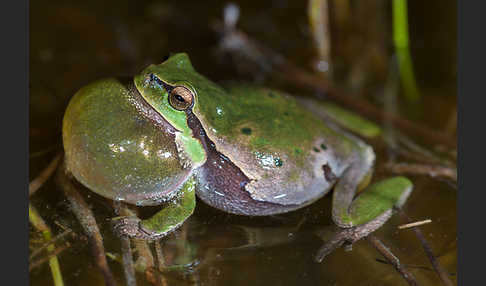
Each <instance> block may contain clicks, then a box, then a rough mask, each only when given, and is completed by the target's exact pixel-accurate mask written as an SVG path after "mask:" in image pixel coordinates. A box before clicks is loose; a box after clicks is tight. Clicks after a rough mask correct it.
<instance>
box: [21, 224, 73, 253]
mask: <svg viewBox="0 0 486 286" xmlns="http://www.w3.org/2000/svg"><path fill="white" fill-rule="evenodd" d="M72 232H73V231H72V230H70V229H67V230H65V231H64V232H63V233H61V234H59V235H56V236H55V237H54V238H53V239H51V240H50V241H47V242H46V243H45V244H44V245H43V246H41V247H39V248H37V249H36V250H34V251H33V252H32V253H31V254H30V256H29V260H31V259H33V258H34V257H35V256H37V255H38V254H39V253H41V252H42V251H43V250H44V249H46V248H48V247H49V245H53V244H55V243H56V242H58V241H59V240H61V238H64V237H65V236H67V235H68V234H71V233H72Z"/></svg>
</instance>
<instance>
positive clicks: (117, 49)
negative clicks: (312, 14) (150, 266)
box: [30, 0, 457, 286]
mask: <svg viewBox="0 0 486 286" xmlns="http://www.w3.org/2000/svg"><path fill="white" fill-rule="evenodd" d="M235 2H236V3H238V5H240V8H241V18H240V22H239V25H238V26H239V28H241V29H242V30H243V31H245V32H246V33H247V34H248V35H250V36H251V37H253V38H255V39H257V40H259V41H261V42H263V43H264V44H265V45H267V46H269V47H270V48H272V49H274V50H276V51H277V52H279V53H281V54H282V55H285V56H286V57H287V58H288V59H289V60H290V61H292V62H294V63H295V64H297V65H299V66H301V67H303V68H305V69H307V70H312V65H313V60H314V58H315V55H316V53H315V52H314V48H313V42H312V39H311V34H310V32H309V28H308V19H307V14H306V13H307V7H306V3H305V2H306V1H277V0H273V1H235ZM240 2H241V3H240ZM351 2H352V3H351V4H352V5H351V6H352V8H353V9H358V11H361V12H360V13H359V14H356V15H353V17H352V19H353V22H352V23H351V24H349V25H350V27H351V28H349V27H348V29H344V30H340V29H339V30H340V32H341V33H340V34H339V35H333V41H335V43H336V46H337V47H336V49H338V48H339V47H343V48H342V50H339V51H335V52H334V57H335V59H334V60H335V62H336V79H337V80H338V81H339V83H340V84H341V85H343V86H347V85H349V84H355V85H354V86H353V88H354V89H356V88H358V89H365V88H367V90H368V91H369V90H371V92H369V93H370V94H371V98H374V99H375V100H376V101H377V102H380V99H379V98H378V100H377V97H378V96H376V94H380V92H379V90H380V86H383V85H384V83H385V80H386V78H387V68H386V67H387V64H386V63H385V64H383V65H382V66H384V67H385V68H380V66H379V65H378V64H376V65H372V66H371V67H367V68H365V70H364V72H361V73H357V74H361V75H362V74H365V75H366V76H364V77H362V78H364V79H362V80H361V81H358V84H356V81H350V80H349V74H351V73H353V67H354V64H356V65H358V62H359V59H360V54H355V53H357V52H358V51H360V50H361V52H362V50H363V49H356V48H349V47H347V46H346V39H347V38H346V36H347V35H346V33H345V32H346V31H347V32H349V33H350V34H351V33H352V32H353V33H356V31H358V32H359V31H362V33H361V34H364V35H368V36H369V37H367V38H366V37H365V39H364V40H367V41H370V39H375V36H373V35H372V34H370V33H369V30H373V31H375V30H376V29H374V28H369V29H367V28H366V25H368V24H369V25H370V26H371V27H373V25H378V24H380V23H381V24H380V25H383V23H384V24H387V23H388V24H390V23H391V22H390V17H391V16H390V12H389V11H388V10H389V9H390V7H389V5H387V4H386V3H387V2H388V1H373V2H376V3H374V4H373V5H372V4H369V5H370V6H369V7H367V6H366V4H357V3H354V1H351ZM424 2H425V3H412V4H413V5H410V7H409V12H410V34H411V51H412V55H413V59H414V65H415V68H416V77H417V82H418V84H419V86H420V87H421V91H422V100H421V102H420V103H419V104H416V105H414V106H409V105H403V106H401V107H400V110H401V111H402V112H403V114H404V116H407V117H410V118H412V119H413V120H416V121H418V122H420V124H424V125H427V126H430V127H432V128H434V129H438V130H443V131H445V132H448V131H447V130H450V129H451V127H450V126H449V125H450V122H454V120H455V119H454V118H453V114H454V111H455V99H456V98H455V94H456V80H455V75H456V38H457V36H456V31H455V29H456V18H455V15H456V11H455V5H456V3H455V1H424ZM226 3H227V2H225V1H211V2H209V1H101V2H100V1H81V2H76V1H31V2H30V154H31V159H30V176H31V179H33V178H34V177H35V176H36V175H37V174H38V173H39V172H40V171H41V170H42V169H43V168H44V167H45V166H46V165H47V164H48V162H49V161H50V160H51V159H52V158H53V156H54V155H55V153H56V152H57V151H59V150H61V134H60V129H61V120H62V115H63V111H64V108H65V106H66V104H67V102H68V100H69V98H70V97H71V96H72V95H73V94H74V92H75V91H76V90H77V89H79V88H80V87H82V86H83V85H85V84H87V83H89V82H90V81H93V80H95V79H98V78H100V77H105V76H112V75H132V74H135V73H137V72H138V71H140V70H141V69H142V68H144V67H145V66H147V65H148V64H151V63H158V62H160V61H161V60H162V59H163V58H164V56H166V55H167V54H169V53H170V52H176V51H185V52H187V53H189V55H190V57H191V60H192V62H193V65H194V66H195V68H196V69H197V70H198V71H199V72H200V73H202V74H204V75H206V76H208V77H209V78H211V79H213V80H215V81H224V80H229V79H240V80H247V81H254V80H255V77H254V75H252V74H248V73H241V72H238V70H237V69H236V68H235V66H234V63H233V62H231V61H228V58H227V57H225V56H224V55H222V54H221V52H218V49H217V45H218V37H217V34H216V33H215V32H214V30H213V29H212V28H211V27H212V25H214V23H215V22H216V21H218V20H221V15H222V9H223V7H224V5H225V4H226ZM360 5H362V6H360ZM439 6H440V9H439V8H438V7H439ZM373 7H382V8H383V10H374V9H375V8H373ZM333 9H335V12H338V11H339V10H338V9H337V8H333ZM387 9H388V10H387ZM437 9H439V10H437ZM363 11H364V12H363ZM387 11H388V12H387ZM432 11H433V12H432ZM438 11H440V12H438ZM333 15H334V14H333ZM336 15H337V14H336ZM334 17H336V18H335V19H333V21H334V22H333V23H335V22H336V21H338V20H339V19H338V17H337V16H334ZM379 17H381V18H380V19H382V21H383V22H378V24H377V22H376V21H375V20H376V18H379ZM334 25H336V26H334V29H336V30H338V28H336V27H339V26H337V24H334ZM390 30H391V28H387V27H385V28H383V27H382V31H383V33H385V34H384V35H381V36H380V37H378V38H380V39H381V41H383V43H385V44H384V45H381V46H379V47H381V49H382V51H384V52H386V53H390V52H391V50H392V45H391V36H390V35H389V33H390ZM358 34H359V33H358ZM361 41H363V39H361ZM333 47H334V46H333ZM346 47H347V48H346ZM345 49H346V50H345ZM344 50H345V51H344ZM387 57H388V56H387ZM387 57H386V58H387ZM375 62H376V61H372V63H375ZM260 79H261V77H260ZM263 83H264V84H268V85H272V86H276V87H281V88H289V89H290V90H292V87H288V86H287V85H284V84H283V83H282V82H278V81H270V80H269V79H268V78H264V79H263ZM293 91H295V87H294V88H293ZM451 118H452V119H451ZM452 129H453V128H452ZM451 132H453V133H454V130H453V131H451ZM426 147H427V148H429V146H426ZM430 148H431V147H430ZM377 150H378V152H377V153H378V162H377V163H378V166H377V172H376V175H377V177H384V176H387V175H388V176H389V175H390V174H389V173H387V170H386V168H385V167H383V165H384V163H385V160H384V158H387V154H386V152H385V151H384V148H380V147H379V146H378V148H377ZM408 177H409V178H411V179H412V181H413V182H414V185H415V189H414V192H413V193H412V195H411V197H410V199H409V200H408V202H407V204H406V205H405V206H404V210H405V211H406V213H407V214H408V215H409V216H410V217H411V219H412V220H422V219H427V218H430V219H432V221H433V222H432V223H431V224H428V225H425V226H423V227H421V230H422V232H423V233H424V235H425V237H426V238H427V240H428V242H429V243H430V246H431V248H432V249H433V251H434V253H435V254H436V256H437V257H438V260H439V261H440V262H441V263H442V264H443V266H444V267H445V268H446V270H447V271H448V272H451V273H453V275H452V276H451V279H452V280H453V281H455V280H456V278H455V272H456V266H457V247H456V226H457V221H456V220H457V215H456V189H455V187H454V186H453V185H452V184H450V183H447V182H446V181H444V180H439V179H432V178H429V177H426V176H419V175H416V176H408ZM89 196H90V204H91V205H92V206H93V208H94V209H95V212H96V215H97V219H98V221H99V223H100V225H101V228H102V231H103V234H104V235H105V247H106V249H107V251H108V252H110V253H113V254H117V253H119V252H120V250H119V249H120V245H119V242H118V240H117V239H116V237H114V236H113V234H112V233H111V232H110V230H109V224H108V221H107V219H106V218H109V217H111V216H113V214H112V212H111V211H110V210H109V209H107V208H106V206H105V204H103V203H102V202H101V200H100V199H99V198H97V197H96V196H95V195H89ZM31 202H32V203H33V204H34V205H35V206H36V207H37V208H38V210H39V212H40V213H41V215H42V216H43V217H44V218H45V220H46V221H47V222H48V224H49V225H50V226H51V227H52V228H53V230H54V232H56V233H57V232H61V231H62V230H61V228H60V227H59V225H64V226H67V227H69V228H72V229H73V230H74V231H75V232H79V233H81V229H80V227H79V226H78V225H77V223H76V221H75V220H74V216H73V215H72V214H71V213H70V211H69V207H68V203H67V201H66V200H65V199H64V197H63V195H62V193H61V192H60V190H59V189H58V188H57V187H56V186H55V184H54V183H53V182H52V180H50V181H49V182H48V183H47V184H46V185H45V186H44V187H43V188H42V189H41V190H39V191H38V193H36V194H35V195H34V196H33V197H32V198H31ZM303 218H304V219H305V220H304V223H303V225H302V227H301V228H300V229H299V230H298V231H297V230H296V229H295V226H296V225H297V224H298V223H299V222H300V221H301V219H303ZM55 222H57V223H58V224H56V223H55ZM402 223H405V221H403V220H402V219H400V217H398V216H397V215H396V216H394V217H393V218H392V219H390V221H389V222H388V223H387V224H386V225H385V226H384V227H382V228H381V229H380V230H379V231H377V232H376V233H375V235H376V236H377V237H378V238H380V239H381V240H382V241H383V242H384V243H385V244H386V245H387V246H388V247H389V248H390V249H391V250H392V251H393V252H394V254H395V255H397V256H398V257H399V258H400V259H401V262H402V263H404V264H407V265H415V266H425V267H428V268H429V269H431V266H430V263H429V261H428V259H427V257H426V255H425V254H424V251H423V249H422V247H421V245H420V243H419V241H418V240H417V238H416V237H415V235H414V234H413V232H412V231H411V230H401V231H398V230H397V228H396V227H397V225H399V224H402ZM329 225H331V221H330V199H329V198H323V199H321V200H320V201H318V202H317V203H315V204H313V205H311V206H309V207H307V208H305V209H302V210H299V211H296V212H292V213H289V214H285V215H281V216H277V217H269V218H243V217H237V216H232V215H227V214H224V213H222V212H220V211H217V210H214V209H212V208H210V207H208V206H206V205H204V204H203V203H202V202H200V201H198V206H197V210H196V213H195V214H194V216H193V217H191V218H190V219H189V220H188V222H187V223H186V224H185V226H184V228H183V230H182V231H178V232H176V233H175V234H173V235H170V236H169V237H168V238H167V239H166V240H164V247H163V248H164V251H165V254H166V256H167V260H168V262H170V261H175V262H176V260H174V259H176V258H177V257H179V259H181V255H178V256H176V255H177V253H176V252H175V250H174V249H177V247H176V246H175V243H176V242H177V241H180V240H181V239H183V237H184V236H185V235H187V237H186V239H187V242H188V245H190V247H192V248H193V249H194V250H195V255H194V257H192V258H189V260H196V261H198V262H199V265H198V266H197V268H195V269H196V271H194V272H191V273H184V272H182V271H173V272H171V273H169V274H167V275H166V276H165V277H166V279H167V281H168V282H169V285H192V284H196V285H199V284H200V285H233V286H235V285H247V284H256V285H407V284H406V282H405V280H404V279H403V278H402V277H400V276H399V274H398V273H397V272H396V271H395V270H394V269H393V268H392V267H391V266H389V265H386V264H384V263H380V262H378V261H376V259H381V258H382V257H381V255H380V254H379V253H378V252H377V251H376V250H375V249H374V248H373V247H372V246H371V244H370V243H369V242H368V241H366V240H364V241H360V242H358V243H356V244H355V245H354V246H353V251H351V252H346V251H344V250H343V249H340V250H337V251H336V252H334V253H333V254H331V255H330V256H329V257H328V258H326V260H325V261H324V262H322V263H320V264H317V263H315V262H313V260H312V256H313V254H314V253H315V251H316V250H317V249H318V248H319V246H320V245H321V243H322V240H321V239H320V238H319V237H318V236H317V235H316V231H317V230H319V229H323V228H325V227H326V226H329ZM32 233H33V231H32V232H31V243H34V240H35V236H34V235H32ZM250 235H258V236H260V237H262V238H263V239H264V240H265V241H271V243H270V244H271V245H270V246H261V247H250V246H247V247H243V246H245V245H246V244H247V243H248V236H250ZM71 242H72V246H71V247H70V248H68V249H67V250H65V251H64V252H62V253H61V254H60V255H59V260H60V263H61V270H62V274H63V277H64V281H65V284H66V285H103V279H102V276H101V275H100V274H99V272H98V271H97V269H96V266H95V265H94V263H93V260H92V258H91V257H90V252H89V247H88V245H87V243H86V242H85V241H83V240H82V239H79V236H78V239H72V240H71ZM33 245H34V244H33ZM182 258H184V257H182ZM109 263H110V267H111V269H112V271H113V272H114V274H115V275H116V277H117V280H118V281H119V284H120V285H124V283H125V282H124V276H123V269H122V267H121V265H120V263H118V262H116V261H114V260H109ZM410 271H411V272H412V273H413V274H414V275H415V276H416V278H417V280H418V281H419V282H420V283H421V285H437V284H438V283H440V280H439V278H438V277H437V275H436V274H435V273H434V272H433V271H430V270H427V269H420V268H410ZM137 279H138V282H139V285H149V284H147V282H145V281H144V277H143V276H141V275H139V276H137ZM30 280H31V284H32V285H52V281H51V274H50V271H49V267H48V265H47V264H44V265H43V266H40V267H37V268H35V269H33V270H32V271H31V272H30Z"/></svg>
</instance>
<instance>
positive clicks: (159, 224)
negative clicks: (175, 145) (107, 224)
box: [114, 178, 196, 240]
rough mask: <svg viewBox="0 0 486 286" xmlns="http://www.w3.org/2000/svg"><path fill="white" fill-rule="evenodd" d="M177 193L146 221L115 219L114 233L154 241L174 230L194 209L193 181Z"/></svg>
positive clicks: (188, 182)
mask: <svg viewBox="0 0 486 286" xmlns="http://www.w3.org/2000/svg"><path fill="white" fill-rule="evenodd" d="M179 192H180V194H179V197H178V198H175V199H173V200H171V201H170V202H168V203H167V205H166V206H165V207H164V208H163V209H162V210H160V211H159V212H157V213H156V214H154V215H153V216H152V217H150V218H148V219H145V220H140V219H138V218H136V217H120V218H116V219H115V221H114V223H115V230H116V232H118V234H120V235H127V236H130V237H135V238H140V239H147V240H156V239H159V238H162V237H164V236H166V235H167V234H169V233H171V232H172V231H174V230H176V229H177V228H179V227H180V226H181V225H182V224H183V223H184V221H185V220H186V219H187V218H189V217H190V216H191V215H192V213H193V212H194V208H195V207H196V197H195V183H194V179H193V178H190V179H189V180H187V181H186V182H185V183H184V185H183V186H182V188H181V190H180V191H179Z"/></svg>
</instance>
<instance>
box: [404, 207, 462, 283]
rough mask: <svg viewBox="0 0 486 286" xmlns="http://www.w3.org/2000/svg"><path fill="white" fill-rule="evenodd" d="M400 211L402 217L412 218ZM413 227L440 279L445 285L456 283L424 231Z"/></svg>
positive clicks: (408, 219)
mask: <svg viewBox="0 0 486 286" xmlns="http://www.w3.org/2000/svg"><path fill="white" fill-rule="evenodd" d="M399 213H400V216H401V217H403V218H404V219H406V220H407V221H410V218H409V217H408V216H407V214H406V213H405V212H404V211H403V210H401V209H400V211H399ZM412 229H413V231H414V232H415V235H416V236H417V238H418V239H419V240H420V243H421V244H422V247H423V249H424V251H425V254H426V255H427V257H428V258H429V260H430V263H431V264H432V266H433V267H434V270H435V272H436V273H437V275H439V278H440V280H442V283H444V285H447V286H452V285H454V283H452V281H451V279H450V278H449V275H448V274H447V271H446V270H445V269H444V267H442V265H441V264H440V263H439V261H438V260H437V258H436V257H435V255H434V253H433V251H432V248H431V247H430V246H429V244H428V243H427V240H426V239H425V237H424V236H423V234H422V231H421V230H420V229H419V228H418V227H413V228H412Z"/></svg>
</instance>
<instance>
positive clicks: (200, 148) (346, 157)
mask: <svg viewBox="0 0 486 286" xmlns="http://www.w3.org/2000/svg"><path fill="white" fill-rule="evenodd" d="M176 86H183V87H185V88H187V89H188V90H190V91H191V92H192V94H193V103H192V105H191V106H190V108H188V109H186V110H176V109H174V108H173V107H172V106H171V104H170V102H169V100H168V97H169V93H170V92H171V90H173V89H174V88H175V87H176ZM355 126H356V125H355ZM63 134H64V147H65V150H66V162H67V166H68V169H69V170H70V171H71V172H72V173H73V175H74V176H75V177H76V178H77V179H78V180H79V181H81V182H82V183H83V184H84V185H86V186H87V187H89V188H90V189H92V190H93V191H95V192H97V193H99V194H101V195H103V196H105V197H108V198H113V199H120V200H125V201H127V202H129V203H135V204H139V205H151V204H156V203H159V202H162V201H167V200H169V199H172V197H173V196H174V195H175V194H178V193H179V192H180V190H181V189H187V186H188V184H187V183H185V182H186V181H188V180H194V184H195V186H196V194H197V196H198V197H199V198H201V199H202V200H203V201H204V202H206V203H208V204H209V205H211V206H213V207H216V208H219V209H221V210H223V211H226V212H230V213H234V214H241V215H251V216H258V215H270V214H276V213H283V212H288V211H291V210H295V209H297V208H301V207H303V206H305V205H308V204H310V203H312V202H313V201H315V200H317V199H318V198H320V197H321V196H323V195H325V194H326V193H327V192H328V191H329V190H330V189H331V188H332V187H333V186H335V192H334V197H333V218H334V221H335V222H336V223H337V224H338V225H340V226H342V227H352V226H355V225H357V224H360V223H364V222H367V221H369V220H372V219H374V218H375V217H376V216H378V215H380V214H381V213H383V209H386V210H387V211H388V210H390V209H391V207H392V206H393V205H397V204H400V203H403V201H404V200H405V199H406V197H407V196H408V194H409V193H410V190H411V183H410V182H409V181H408V180H407V179H406V178H395V179H391V180H389V181H386V183H385V184H381V185H376V186H375V185H374V186H372V188H371V189H372V190H373V192H371V193H370V194H369V195H368V196H365V197H363V198H359V199H358V200H356V201H355V202H353V198H354V196H355V194H356V191H357V190H359V189H361V188H363V187H365V186H366V185H367V184H368V182H369V179H370V177H371V173H372V168H373V164H374V158H375V156H374V153H373V151H372V149H371V148H370V147H369V146H367V145H366V144H364V143H363V142H362V141H361V140H359V139H357V138H354V137H352V136H351V135H348V134H345V133H343V132H341V131H339V130H336V129H335V128H334V127H329V126H328V125H326V124H325V122H324V121H323V120H322V118H321V117H319V116H318V115H316V114H314V113H313V112H310V111H309V109H306V108H304V107H303V106H302V105H301V104H300V103H299V102H297V101H296V100H295V99H294V98H292V97H290V96H288V95H285V94H283V93H281V92H277V91H274V90H269V89H265V88H260V87H254V86H248V85H239V84H232V85H228V86H226V87H225V88H222V87H220V86H219V85H216V84H215V83H213V82H211V81H210V80H208V79H206V78H205V77H204V76H202V75H200V74H199V73H197V72H196V71H195V70H194V68H193V67H192V65H191V63H190V61H189V58H188V57H187V55H186V54H183V53H181V54H176V55H174V56H172V57H170V58H169V59H168V60H167V61H165V62H163V63H162V64H159V65H151V66H149V67H147V68H146V69H145V70H144V71H143V72H142V73H141V74H140V75H137V76H135V77H134V79H133V82H131V81H128V82H123V81H120V80H116V79H107V80H102V81H99V82H96V83H94V84H92V85H90V86H87V87H85V88H83V89H82V90H80V91H79V92H78V94H76V96H75V97H74V98H73V100H72V102H71V103H70V105H69V107H68V110H67V111H66V115H65V118H64V127H63ZM122 148H123V150H122ZM189 185H192V183H190V184H189ZM383 188H385V189H391V190H392V191H389V192H388V193H387V196H385V197H382V196H380V195H379V193H380V190H382V189H383ZM385 191H386V190H385ZM182 192H183V193H184V191H182ZM188 196H189V194H188V193H184V194H183V195H181V196H179V197H182V198H183V199H179V202H180V201H182V202H185V203H176V204H174V205H173V207H172V209H171V210H169V211H166V212H165V213H164V214H163V215H159V216H157V215H156V216H154V218H152V219H151V220H147V221H144V222H142V223H141V224H140V226H139V227H140V229H141V230H142V231H140V232H143V233H151V234H152V235H154V236H157V233H159V234H161V233H164V234H165V233H168V232H169V231H171V230H172V229H174V228H176V227H177V225H180V224H177V223H174V219H168V220H166V219H165V218H169V217H170V216H173V217H175V218H177V219H176V221H177V220H180V222H181V223H182V222H183V220H184V219H186V218H187V217H188V216H189V215H190V214H191V213H192V211H193V209H194V203H193V202H192V203H190V201H191V199H190V196H189V197H188ZM370 202H373V203H376V204H378V207H375V206H373V205H372V204H370ZM161 221H171V224H172V225H173V227H172V228H169V229H168V228H167V227H164V226H162V225H161V226H157V225H158V222H161ZM144 228H145V229H144ZM131 229H132V230H133V228H131Z"/></svg>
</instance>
